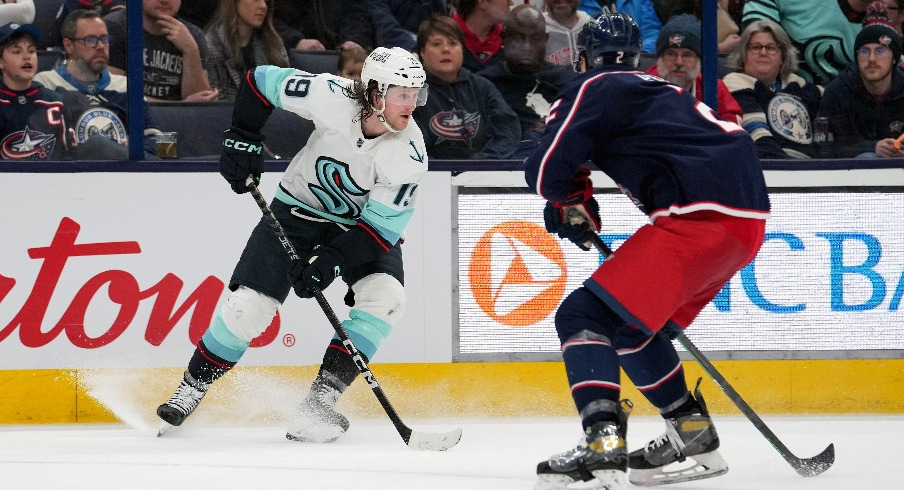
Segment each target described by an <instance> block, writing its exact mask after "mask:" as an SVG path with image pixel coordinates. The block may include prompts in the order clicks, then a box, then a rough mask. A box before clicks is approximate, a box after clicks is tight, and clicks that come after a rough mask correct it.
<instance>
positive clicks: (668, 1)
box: [652, 0, 743, 55]
mask: <svg viewBox="0 0 904 490" xmlns="http://www.w3.org/2000/svg"><path fill="white" fill-rule="evenodd" d="M742 3H743V0H719V3H718V4H717V7H718V10H717V11H716V22H717V29H718V39H719V45H718V47H717V51H718V53H719V54H720V55H728V54H730V53H731V52H732V51H734V49H735V48H736V47H737V46H738V41H739V40H740V36H739V35H738V32H739V31H740V29H739V28H738V22H739V21H740V9H741V4H742ZM652 5H653V10H654V11H655V13H656V17H657V18H658V19H659V20H660V21H661V22H662V25H665V24H666V23H667V22H668V21H669V20H671V19H672V18H673V17H675V16H677V15H682V14H692V15H693V16H694V17H696V18H697V19H698V20H699V19H700V17H701V16H702V14H703V12H702V2H701V0H652ZM732 12H736V13H737V14H738V20H737V21H736V20H735V18H734V16H733V15H732Z"/></svg>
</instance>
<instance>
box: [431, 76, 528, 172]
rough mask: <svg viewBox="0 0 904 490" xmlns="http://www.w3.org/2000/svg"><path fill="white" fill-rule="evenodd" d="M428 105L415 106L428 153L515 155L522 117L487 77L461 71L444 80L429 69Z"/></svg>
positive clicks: (484, 156)
mask: <svg viewBox="0 0 904 490" xmlns="http://www.w3.org/2000/svg"><path fill="white" fill-rule="evenodd" d="M427 85H429V86H430V96H429V97H427V105H425V106H423V107H418V108H417V109H415V110H414V114H413V115H414V120H415V122H417V125H418V126H419V127H420V128H421V132H423V133H424V142H425V143H426V145H427V154H428V155H430V158H438V159H453V160H462V159H471V158H475V159H481V160H496V159H500V158H510V157H511V156H512V155H514V153H515V150H517V148H518V144H519V142H520V140H521V126H520V124H519V123H518V116H516V115H515V112H514V111H512V108H511V107H509V106H508V104H507V103H506V102H505V99H503V98H502V94H500V93H499V91H498V90H497V89H496V87H495V86H493V84H492V83H490V82H489V81H488V80H487V79H485V78H483V77H481V76H480V75H476V74H474V73H471V71H469V70H468V69H467V68H461V69H459V70H458V77H457V78H456V79H455V80H454V81H453V82H452V83H448V82H445V81H443V80H441V79H439V78H437V77H436V76H434V75H432V74H431V73H430V72H427Z"/></svg>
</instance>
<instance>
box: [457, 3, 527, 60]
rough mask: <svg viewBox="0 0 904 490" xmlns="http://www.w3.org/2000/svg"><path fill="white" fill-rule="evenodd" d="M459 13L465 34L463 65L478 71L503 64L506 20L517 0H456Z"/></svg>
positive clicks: (460, 23) (460, 24) (458, 20)
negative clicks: (501, 52) (503, 31)
mask: <svg viewBox="0 0 904 490" xmlns="http://www.w3.org/2000/svg"><path fill="white" fill-rule="evenodd" d="M452 2H453V4H454V5H455V15H453V16H452V18H453V19H454V20H455V22H456V23H458V26H459V27H460V28H461V31H462V32H463V33H464V36H465V44H464V47H465V49H464V61H462V66H464V67H465V68H467V69H468V70H470V71H472V72H474V73H480V71H481V70H483V69H485V68H487V67H489V66H493V65H497V64H501V63H502V55H498V53H499V50H500V49H501V48H502V23H503V22H504V21H505V18H506V17H507V16H508V13H509V10H510V9H511V6H512V5H514V2H513V0H452Z"/></svg>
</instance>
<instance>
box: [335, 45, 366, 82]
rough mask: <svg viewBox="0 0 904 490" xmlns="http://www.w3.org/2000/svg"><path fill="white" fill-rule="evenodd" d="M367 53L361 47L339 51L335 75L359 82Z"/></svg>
mask: <svg viewBox="0 0 904 490" xmlns="http://www.w3.org/2000/svg"><path fill="white" fill-rule="evenodd" d="M367 54H368V53H367V51H364V49H363V48H361V47H353V48H348V49H343V50H342V51H339V64H338V66H337V67H336V75H339V76H340V77H345V78H348V79H350V80H361V69H362V68H364V60H365V59H367Z"/></svg>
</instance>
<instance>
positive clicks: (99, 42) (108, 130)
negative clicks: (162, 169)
mask: <svg viewBox="0 0 904 490" xmlns="http://www.w3.org/2000/svg"><path fill="white" fill-rule="evenodd" d="M60 32H61V34H62V36H63V48H64V49H65V50H66V55H67V62H66V64H64V65H62V66H59V67H57V68H56V69H54V70H49V71H43V72H41V73H38V74H37V75H36V76H35V81H36V82H38V83H40V84H42V85H44V86H45V87H47V88H49V89H51V90H56V91H57V93H59V94H60V95H61V96H62V97H63V101H64V103H65V105H66V107H67V108H68V112H69V114H71V115H72V120H71V121H67V122H68V123H69V127H70V128H71V129H72V130H73V131H74V132H75V139H76V141H77V143H78V149H77V150H76V157H77V158H85V159H112V160H124V159H127V158H128V147H127V146H126V143H127V141H126V139H127V136H128V130H127V129H126V128H127V122H128V117H127V115H126V114H127V108H128V95H127V94H126V77H124V76H122V75H113V74H111V73H110V71H109V70H108V69H107V63H108V62H109V60H110V36H109V35H108V34H107V25H106V24H105V23H104V20H103V18H102V17H101V16H100V14H98V13H97V12H95V11H93V10H75V11H73V12H72V13H70V14H69V15H68V16H66V19H65V20H64V21H63V24H62V28H61V31H60ZM159 132H160V130H159V129H158V125H157V123H156V121H154V119H153V117H152V116H151V114H150V112H149V111H148V108H147V107H145V131H144V136H145V138H144V142H142V144H143V146H144V149H145V153H149V154H151V155H153V154H155V153H156V144H155V142H154V135H155V134H157V133H159Z"/></svg>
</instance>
